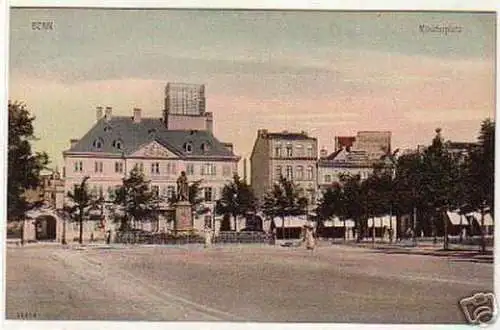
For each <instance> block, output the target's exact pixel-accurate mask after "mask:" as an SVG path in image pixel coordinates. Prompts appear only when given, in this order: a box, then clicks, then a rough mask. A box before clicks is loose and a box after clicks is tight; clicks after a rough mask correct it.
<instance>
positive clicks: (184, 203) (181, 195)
mask: <svg viewBox="0 0 500 330" xmlns="http://www.w3.org/2000/svg"><path fill="white" fill-rule="evenodd" d="M175 221H176V230H177V231H186V230H190V229H192V228H193V213H192V209H191V203H190V202H189V186H188V180H187V176H186V172H184V171H182V172H181V175H180V176H179V178H178V179H177V203H176V204H175Z"/></svg>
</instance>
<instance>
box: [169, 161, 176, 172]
mask: <svg viewBox="0 0 500 330" xmlns="http://www.w3.org/2000/svg"><path fill="white" fill-rule="evenodd" d="M176 172H177V171H176V166H175V163H167V174H176Z"/></svg>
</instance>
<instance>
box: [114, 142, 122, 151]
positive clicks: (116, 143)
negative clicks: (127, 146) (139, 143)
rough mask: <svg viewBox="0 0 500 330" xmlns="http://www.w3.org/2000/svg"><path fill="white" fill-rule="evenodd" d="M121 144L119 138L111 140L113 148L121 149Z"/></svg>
mask: <svg viewBox="0 0 500 330" xmlns="http://www.w3.org/2000/svg"><path fill="white" fill-rule="evenodd" d="M122 146H123V143H122V141H121V140H114V141H113V148H116V149H118V150H121V149H122Z"/></svg>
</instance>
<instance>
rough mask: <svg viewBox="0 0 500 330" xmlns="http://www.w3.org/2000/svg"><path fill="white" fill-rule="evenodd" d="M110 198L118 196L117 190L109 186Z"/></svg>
mask: <svg viewBox="0 0 500 330" xmlns="http://www.w3.org/2000/svg"><path fill="white" fill-rule="evenodd" d="M108 198H109V199H111V200H113V199H115V198H116V191H115V190H114V189H113V188H111V187H108Z"/></svg>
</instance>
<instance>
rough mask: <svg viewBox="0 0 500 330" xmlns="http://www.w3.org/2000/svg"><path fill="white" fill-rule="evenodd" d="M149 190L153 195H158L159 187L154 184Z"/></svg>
mask: <svg viewBox="0 0 500 330" xmlns="http://www.w3.org/2000/svg"><path fill="white" fill-rule="evenodd" d="M151 192H152V193H153V196H154V197H158V196H159V195H160V187H159V186H156V185H153V186H151Z"/></svg>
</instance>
